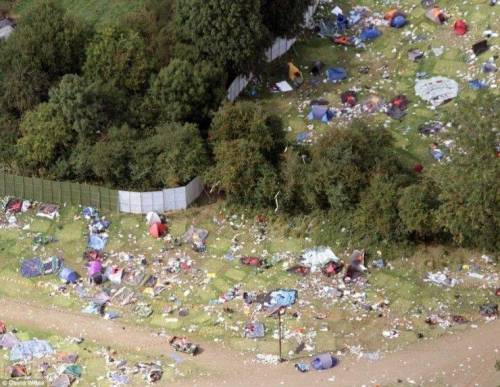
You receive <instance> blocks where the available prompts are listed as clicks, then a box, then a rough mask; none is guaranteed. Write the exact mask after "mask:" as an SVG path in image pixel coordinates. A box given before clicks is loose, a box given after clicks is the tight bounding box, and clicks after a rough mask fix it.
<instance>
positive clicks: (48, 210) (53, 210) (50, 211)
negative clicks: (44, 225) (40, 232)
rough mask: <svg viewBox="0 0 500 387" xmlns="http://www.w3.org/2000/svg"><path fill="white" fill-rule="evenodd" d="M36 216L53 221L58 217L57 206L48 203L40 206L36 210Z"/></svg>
mask: <svg viewBox="0 0 500 387" xmlns="http://www.w3.org/2000/svg"><path fill="white" fill-rule="evenodd" d="M36 216H40V217H42V218H47V219H50V220H54V219H55V218H57V217H59V206H58V205H56V204H48V203H44V204H41V205H40V207H39V208H38V212H37V214H36Z"/></svg>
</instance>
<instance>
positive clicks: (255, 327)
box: [245, 321, 265, 339]
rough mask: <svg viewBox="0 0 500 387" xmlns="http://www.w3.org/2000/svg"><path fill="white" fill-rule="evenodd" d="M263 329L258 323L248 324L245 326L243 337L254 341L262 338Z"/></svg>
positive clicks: (262, 325)
mask: <svg viewBox="0 0 500 387" xmlns="http://www.w3.org/2000/svg"><path fill="white" fill-rule="evenodd" d="M264 335H265V329H264V324H262V323H261V322H259V321H254V322H249V323H247V324H246V325H245V337H248V338H251V339H256V338H259V337H264Z"/></svg>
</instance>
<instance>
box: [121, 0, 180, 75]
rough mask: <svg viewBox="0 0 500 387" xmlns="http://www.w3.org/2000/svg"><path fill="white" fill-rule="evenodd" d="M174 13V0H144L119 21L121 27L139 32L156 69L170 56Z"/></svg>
mask: <svg viewBox="0 0 500 387" xmlns="http://www.w3.org/2000/svg"><path fill="white" fill-rule="evenodd" d="M174 14H175V12H174V0H146V1H145V2H144V5H143V6H142V7H141V8H140V9H139V10H137V11H136V12H131V13H129V14H127V15H125V17H124V18H123V19H122V20H121V22H120V25H121V26H122V27H123V28H127V29H131V30H133V31H135V32H137V33H139V35H140V36H141V37H142V38H143V39H144V41H145V42H146V46H147V50H148V53H149V55H150V56H151V57H152V64H153V66H154V68H155V69H157V70H159V69H160V68H162V67H163V66H165V65H167V64H168V63H169V61H170V58H171V56H172V50H173V46H174V43H175V35H174V31H173V30H174V28H173V18H174Z"/></svg>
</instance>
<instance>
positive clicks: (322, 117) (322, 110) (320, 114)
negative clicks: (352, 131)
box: [307, 105, 335, 122]
mask: <svg viewBox="0 0 500 387" xmlns="http://www.w3.org/2000/svg"><path fill="white" fill-rule="evenodd" d="M333 117H335V114H334V113H333V112H332V111H331V110H330V109H329V108H328V106H324V105H313V106H312V107H311V112H310V113H309V114H308V116H307V118H308V119H309V120H317V121H322V122H329V121H331V120H332V118H333Z"/></svg>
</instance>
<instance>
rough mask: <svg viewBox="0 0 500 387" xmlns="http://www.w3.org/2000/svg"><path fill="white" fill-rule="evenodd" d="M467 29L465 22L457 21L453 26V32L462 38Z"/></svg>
mask: <svg viewBox="0 0 500 387" xmlns="http://www.w3.org/2000/svg"><path fill="white" fill-rule="evenodd" d="M468 29H469V27H468V26H467V23H466V22H465V20H462V19H459V20H457V21H456V22H455V24H453V31H454V32H455V34H456V35H459V36H462V35H465V34H466V33H467V30H468Z"/></svg>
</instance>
